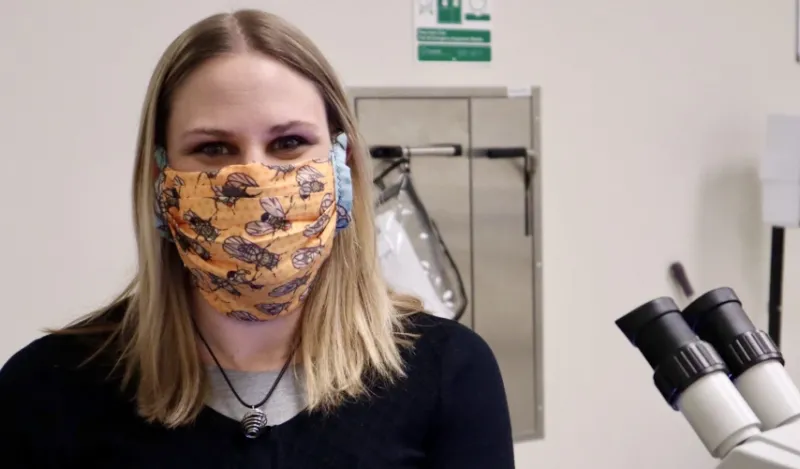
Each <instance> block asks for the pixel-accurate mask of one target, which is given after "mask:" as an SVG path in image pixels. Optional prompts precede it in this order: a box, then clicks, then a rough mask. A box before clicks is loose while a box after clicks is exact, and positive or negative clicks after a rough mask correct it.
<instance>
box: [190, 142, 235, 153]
mask: <svg viewBox="0 0 800 469" xmlns="http://www.w3.org/2000/svg"><path fill="white" fill-rule="evenodd" d="M194 153H200V154H202V155H205V156H225V155H229V154H231V151H230V148H229V147H228V145H226V144H224V143H220V142H213V143H204V144H202V145H200V146H198V147H197V148H196V149H195V150H194Z"/></svg>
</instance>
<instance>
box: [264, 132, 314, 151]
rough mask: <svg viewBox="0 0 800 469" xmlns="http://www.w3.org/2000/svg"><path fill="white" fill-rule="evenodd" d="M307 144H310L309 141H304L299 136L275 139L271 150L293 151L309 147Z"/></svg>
mask: <svg viewBox="0 0 800 469" xmlns="http://www.w3.org/2000/svg"><path fill="white" fill-rule="evenodd" d="M307 144H308V140H306V139H304V138H303V137H300V136H298V135H289V136H286V137H281V138H278V139H275V140H274V141H273V142H272V143H271V144H270V147H271V148H270V150H273V151H293V150H296V149H297V148H298V147H301V146H303V145H307Z"/></svg>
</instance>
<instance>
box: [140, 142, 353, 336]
mask: <svg viewBox="0 0 800 469" xmlns="http://www.w3.org/2000/svg"><path fill="white" fill-rule="evenodd" d="M346 159H347V136H346V135H344V134H340V135H339V136H338V137H337V138H336V140H335V141H334V143H333V147H332V149H331V151H330V154H329V156H328V158H323V159H317V160H312V161H308V162H303V163H299V164H276V165H263V164H260V163H257V164H247V165H233V166H226V167H224V168H222V169H220V170H219V171H216V172H182V171H175V170H173V169H171V168H169V167H168V166H167V162H166V153H165V152H164V151H163V149H162V150H158V151H157V154H156V160H157V164H158V167H159V168H160V172H159V175H158V178H157V181H156V208H155V210H156V225H157V227H158V228H159V230H160V231H161V232H162V234H163V235H164V236H165V237H167V238H168V239H170V240H172V241H173V242H174V243H175V245H176V246H177V249H178V252H179V254H180V257H181V259H182V260H183V263H184V265H185V267H186V268H187V269H188V270H189V272H190V274H191V279H192V282H193V284H194V285H195V287H196V288H198V289H199V291H200V292H201V293H202V295H203V297H204V298H205V299H206V301H208V303H209V304H211V305H212V306H213V307H214V308H215V309H216V310H217V311H219V312H221V313H223V314H226V315H228V316H230V317H233V318H236V319H241V320H246V321H265V320H269V319H272V318H275V317H277V316H281V315H285V314H288V313H291V312H294V311H296V310H297V309H298V308H299V307H300V306H301V305H302V304H303V303H304V301H305V299H306V297H307V295H308V293H309V291H310V288H311V284H312V282H313V281H314V279H315V277H316V275H317V273H318V272H319V269H320V267H321V266H322V264H323V262H324V261H325V259H326V258H327V257H328V256H329V255H330V252H331V248H332V247H333V242H334V236H335V233H336V232H338V231H341V230H343V229H345V228H346V227H347V226H348V224H349V223H350V216H351V215H350V214H351V210H352V203H353V192H352V181H351V176H350V168H349V167H348V166H347V164H346Z"/></svg>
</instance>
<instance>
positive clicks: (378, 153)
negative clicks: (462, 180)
mask: <svg viewBox="0 0 800 469" xmlns="http://www.w3.org/2000/svg"><path fill="white" fill-rule="evenodd" d="M369 154H370V156H372V157H373V158H375V159H379V160H385V159H394V158H408V157H411V156H461V155H463V154H464V148H463V147H462V146H461V145H458V144H455V143H445V144H436V145H428V146H420V147H408V146H402V145H376V146H373V147H370V149H369Z"/></svg>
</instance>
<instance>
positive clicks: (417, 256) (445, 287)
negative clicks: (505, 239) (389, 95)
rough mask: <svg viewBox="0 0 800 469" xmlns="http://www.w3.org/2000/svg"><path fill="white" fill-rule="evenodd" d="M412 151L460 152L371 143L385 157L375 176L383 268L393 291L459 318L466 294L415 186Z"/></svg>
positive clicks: (376, 155) (440, 313) (447, 147)
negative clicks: (414, 296) (384, 145)
mask: <svg viewBox="0 0 800 469" xmlns="http://www.w3.org/2000/svg"><path fill="white" fill-rule="evenodd" d="M412 152H413V153H419V154H420V155H426V156H460V155H461V148H460V147H459V146H457V145H445V146H437V147H430V148H419V149H410V148H404V147H373V148H372V149H371V153H372V155H373V157H374V158H378V159H381V160H384V161H385V165H383V168H382V170H381V171H380V173H379V174H378V176H377V177H376V178H375V180H374V183H375V186H376V188H377V200H376V201H375V206H376V222H375V225H376V228H377V233H378V255H379V258H380V265H381V270H382V272H383V275H384V278H385V279H386V281H387V283H388V284H389V286H390V287H391V288H392V289H394V290H395V291H398V292H402V293H409V294H413V295H416V296H418V297H420V298H421V299H422V300H423V302H424V303H425V309H426V310H427V311H428V312H429V313H431V314H434V315H436V316H441V317H445V318H450V319H459V318H460V317H461V316H462V315H463V314H464V311H465V310H466V309H467V294H466V290H465V288H464V282H463V280H462V278H461V274H460V273H459V271H458V267H457V266H456V264H455V262H454V261H453V258H452V256H451V255H450V252H449V251H448V249H447V245H446V244H445V242H444V240H443V239H442V237H441V235H440V234H439V231H438V229H437V228H436V223H435V221H434V220H433V219H432V218H431V217H430V215H429V214H428V212H427V210H426V209H425V206H424V205H423V203H422V201H421V200H420V198H419V196H418V194H417V192H416V191H415V190H414V184H413V180H412V173H411V164H410V163H411V160H410V159H409V157H410V156H411V154H412Z"/></svg>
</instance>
